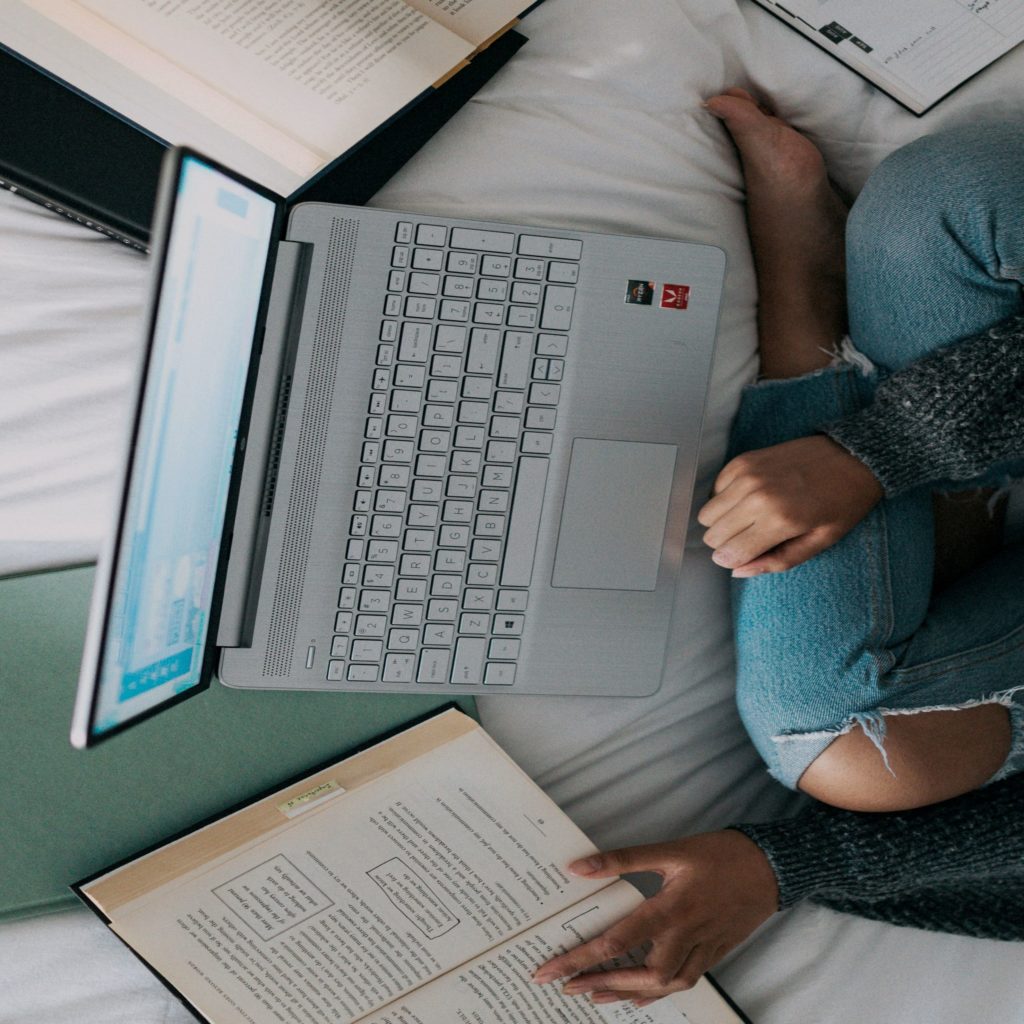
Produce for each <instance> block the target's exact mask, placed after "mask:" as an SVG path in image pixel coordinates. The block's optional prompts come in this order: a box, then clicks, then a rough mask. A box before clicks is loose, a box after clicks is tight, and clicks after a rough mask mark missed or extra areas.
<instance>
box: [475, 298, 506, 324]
mask: <svg viewBox="0 0 1024 1024" xmlns="http://www.w3.org/2000/svg"><path fill="white" fill-rule="evenodd" d="M504 319H505V307H504V306H499V305H497V304H496V303H493V302H478V303H477V304H476V305H475V306H474V307H473V323H475V324H499V325H500V324H501V323H502V321H503V320H504Z"/></svg>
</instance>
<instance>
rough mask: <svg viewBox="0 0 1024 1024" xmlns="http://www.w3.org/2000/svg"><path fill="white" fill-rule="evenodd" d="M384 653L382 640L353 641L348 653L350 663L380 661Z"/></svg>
mask: <svg viewBox="0 0 1024 1024" xmlns="http://www.w3.org/2000/svg"><path fill="white" fill-rule="evenodd" d="M383 653H384V642H383V641H382V640H353V641H352V648H351V650H350V651H349V660H350V661H380V658H381V655H382V654H383Z"/></svg>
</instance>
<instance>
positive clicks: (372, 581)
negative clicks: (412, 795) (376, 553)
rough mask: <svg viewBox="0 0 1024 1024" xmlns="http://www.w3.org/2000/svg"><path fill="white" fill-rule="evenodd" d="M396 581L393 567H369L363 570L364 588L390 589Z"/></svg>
mask: <svg viewBox="0 0 1024 1024" xmlns="http://www.w3.org/2000/svg"><path fill="white" fill-rule="evenodd" d="M394 579H395V567H394V566H393V565H368V566H366V568H365V569H363V586H364V587H390V586H391V584H392V583H393V582H394Z"/></svg>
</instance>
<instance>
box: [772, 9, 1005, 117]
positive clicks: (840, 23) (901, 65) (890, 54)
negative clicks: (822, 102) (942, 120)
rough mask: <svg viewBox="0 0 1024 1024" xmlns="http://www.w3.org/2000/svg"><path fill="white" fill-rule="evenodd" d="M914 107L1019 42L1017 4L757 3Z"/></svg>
mask: <svg viewBox="0 0 1024 1024" xmlns="http://www.w3.org/2000/svg"><path fill="white" fill-rule="evenodd" d="M760 2H762V3H764V6H766V7H770V8H772V9H774V10H776V11H779V12H781V13H783V14H784V15H788V18H787V19H786V20H789V21H796V22H797V23H798V26H797V27H800V28H801V31H804V32H805V33H806V34H807V35H811V36H812V38H815V40H816V41H817V42H819V44H821V45H823V46H825V47H826V48H827V49H831V50H833V51H834V52H835V53H836V55H837V56H840V57H841V59H842V60H844V61H845V62H846V63H848V64H849V65H850V66H851V67H854V68H856V69H857V70H859V71H862V73H864V74H866V75H868V77H871V78H872V80H876V81H878V82H879V84H885V85H888V86H890V87H891V88H893V89H895V90H896V91H898V92H899V93H900V94H901V95H900V98H902V99H905V100H906V101H908V105H910V106H913V107H915V108H917V109H919V110H921V109H925V108H927V107H928V106H930V105H931V104H933V103H935V102H937V101H938V100H939V99H941V98H942V97H943V96H944V95H946V93H948V92H950V91H951V90H952V89H955V88H956V87H957V86H958V85H959V84H960V83H961V82H964V81H965V80H966V79H968V78H970V77H971V76H972V75H974V74H976V73H977V72H978V71H980V70H981V69H982V68H984V67H985V66H987V65H988V64H990V63H991V62H992V61H994V60H995V59H997V58H998V57H1001V56H1002V55H1003V54H1004V53H1007V52H1008V51H1009V50H1011V49H1013V47H1014V46H1016V45H1017V44H1018V43H1020V42H1021V41H1022V40H1024V0H902V2H901V3H890V2H887V0H785V3H784V4H783V3H779V2H777V0H760Z"/></svg>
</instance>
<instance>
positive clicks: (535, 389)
mask: <svg viewBox="0 0 1024 1024" xmlns="http://www.w3.org/2000/svg"><path fill="white" fill-rule="evenodd" d="M581 251H582V242H580V241H579V240H577V239H568V238H550V237H546V236H539V235H530V234H524V233H518V234H517V233H515V232H507V231H491V230H476V229H468V228H448V227H446V226H443V225H438V224H429V223H425V224H413V223H411V222H408V221H402V222H400V223H399V224H398V225H397V228H396V232H395V241H394V247H393V249H392V254H391V270H390V272H389V275H388V280H387V282H386V284H387V297H386V299H385V303H384V312H383V318H382V320H381V325H380V344H379V345H378V348H377V360H376V366H375V368H374V372H373V381H372V393H371V397H370V408H369V415H368V417H367V420H366V429H365V435H364V441H363V450H362V464H361V466H360V470H359V480H358V486H357V490H356V493H355V498H354V502H353V513H352V518H351V525H350V536H349V539H348V542H347V548H346V561H345V565H344V569H343V572H342V585H341V589H340V592H339V596H338V611H337V613H336V617H335V629H334V632H335V635H334V638H333V642H332V648H331V658H330V660H329V661H328V665H327V679H328V680H334V681H349V682H358V683H375V682H379V683H381V684H399V685H401V684H408V685H410V686H413V685H416V684H434V685H444V684H448V683H455V684H459V685H465V686H490V687H509V686H514V684H515V678H516V660H517V658H518V656H519V648H520V639H519V638H520V637H521V636H522V633H523V628H524V624H525V622H526V616H527V615H528V614H529V609H528V603H529V592H528V589H527V588H528V586H529V583H530V578H531V575H532V569H533V559H534V553H535V550H536V544H537V532H538V529H539V526H540V515H541V506H542V503H543V498H544V488H545V486H546V483H547V473H548V458H549V455H550V453H551V448H552V431H553V429H554V426H555V422H556V416H557V407H558V401H559V398H560V395H561V381H562V378H563V374H564V365H565V364H564V360H565V357H566V352H567V346H568V335H567V333H566V332H568V330H569V327H570V323H571V320H572V313H573V303H574V295H575V292H574V286H575V285H576V283H577V280H578V276H579V262H578V261H579V259H580V256H581Z"/></svg>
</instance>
